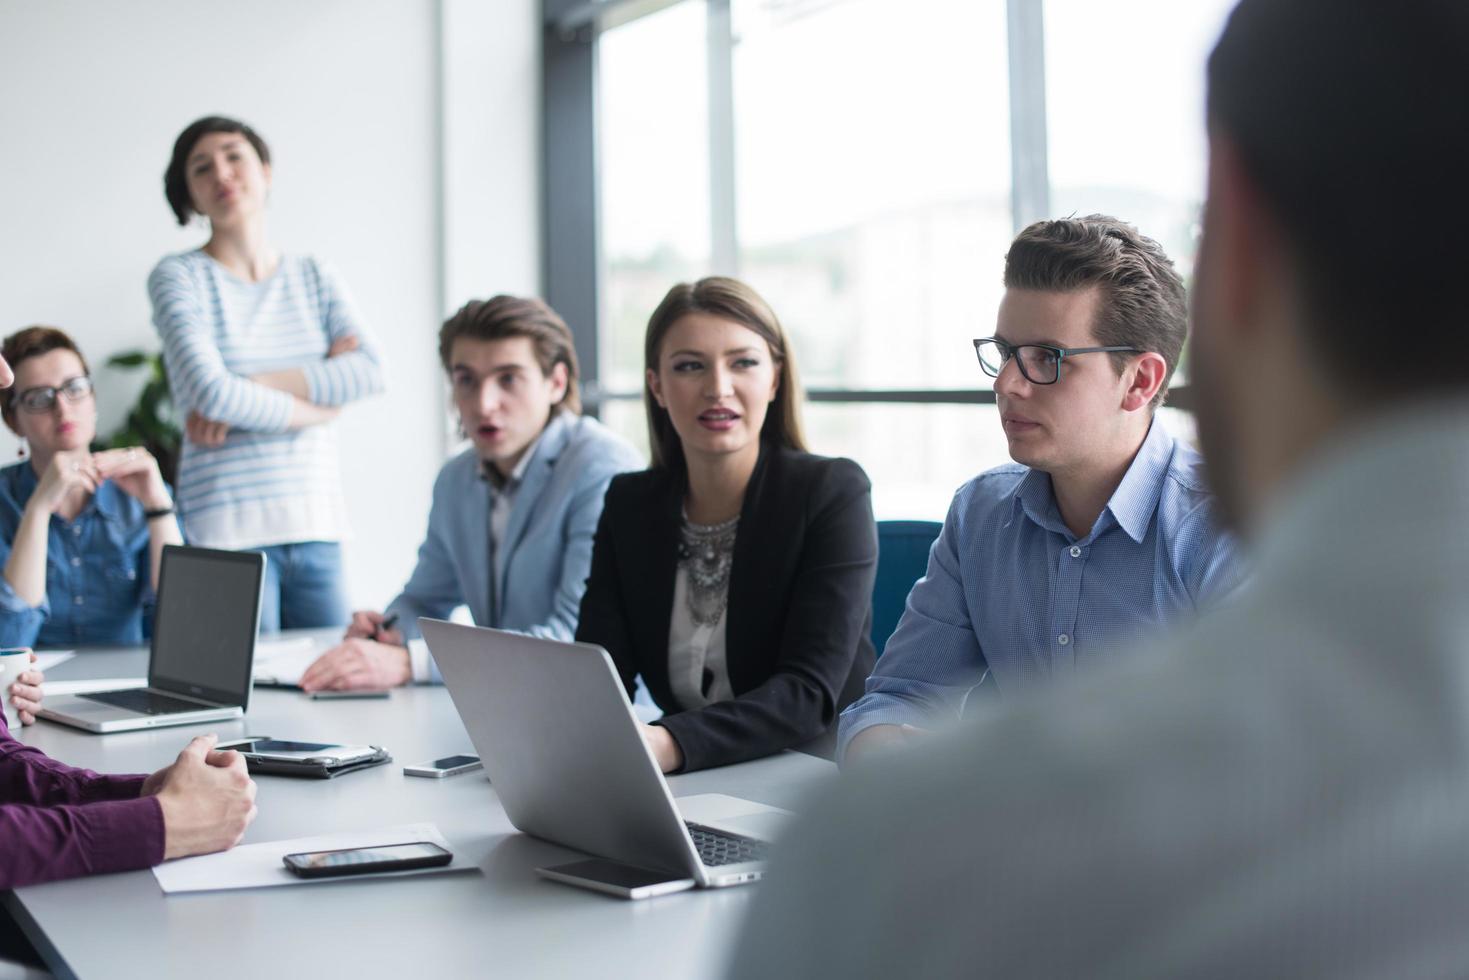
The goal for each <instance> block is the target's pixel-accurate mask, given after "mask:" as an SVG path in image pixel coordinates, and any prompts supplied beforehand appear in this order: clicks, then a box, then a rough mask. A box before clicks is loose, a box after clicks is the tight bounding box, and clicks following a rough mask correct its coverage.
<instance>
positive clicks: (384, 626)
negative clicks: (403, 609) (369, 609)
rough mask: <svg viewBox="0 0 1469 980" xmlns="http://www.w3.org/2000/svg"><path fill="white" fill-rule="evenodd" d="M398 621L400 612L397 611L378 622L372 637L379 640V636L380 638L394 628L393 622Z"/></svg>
mask: <svg viewBox="0 0 1469 980" xmlns="http://www.w3.org/2000/svg"><path fill="white" fill-rule="evenodd" d="M397 621H398V614H397V613H393V615H391V616H389V617H388V618H387V619H384V620H383V621H382V622H381V623H378V624H377V626H375V627H374V628H373V631H372V638H373V639H374V640H377V639H378V638H380V637H381V636H382V635H383V634H384V633H386V632H387V631H388V630H390V629H392V628H393V624H394V623H396V622H397Z"/></svg>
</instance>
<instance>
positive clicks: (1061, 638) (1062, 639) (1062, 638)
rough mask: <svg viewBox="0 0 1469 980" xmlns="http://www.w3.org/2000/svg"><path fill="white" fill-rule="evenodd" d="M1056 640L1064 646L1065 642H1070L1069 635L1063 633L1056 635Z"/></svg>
mask: <svg viewBox="0 0 1469 980" xmlns="http://www.w3.org/2000/svg"><path fill="white" fill-rule="evenodd" d="M1056 642H1057V643H1059V644H1061V645H1062V646H1063V647H1064V646H1065V645H1066V644H1068V643H1070V642H1071V637H1070V636H1067V635H1066V634H1065V633H1062V634H1061V635H1060V636H1058V637H1056Z"/></svg>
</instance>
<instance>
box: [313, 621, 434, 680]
mask: <svg viewBox="0 0 1469 980" xmlns="http://www.w3.org/2000/svg"><path fill="white" fill-rule="evenodd" d="M394 632H395V631H394ZM412 679H413V667H412V664H411V662H410V661H409V659H408V648H407V647H403V646H395V645H392V644H388V643H379V642H378V641H376V640H368V639H363V638H361V637H351V638H349V639H346V640H343V641H342V642H341V643H338V644H337V645H336V646H334V647H332V648H331V649H330V650H328V651H327V652H326V653H323V654H322V655H321V656H320V657H317V658H316V662H315V663H313V664H312V665H311V666H310V667H307V668H306V673H304V674H302V675H301V690H303V691H352V690H374V691H380V690H386V689H387V688H390V687H398V686H399V685H402V684H407V683H408V682H409V681H411V680H412Z"/></svg>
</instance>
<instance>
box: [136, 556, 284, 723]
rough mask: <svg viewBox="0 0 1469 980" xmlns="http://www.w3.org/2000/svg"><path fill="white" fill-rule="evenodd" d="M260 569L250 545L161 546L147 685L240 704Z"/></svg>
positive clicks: (246, 683)
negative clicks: (219, 547) (244, 547)
mask: <svg viewBox="0 0 1469 980" xmlns="http://www.w3.org/2000/svg"><path fill="white" fill-rule="evenodd" d="M264 569H265V556H263V555H262V554H260V552H258V551H211V550H207V549H204V548H185V547H178V546H170V547H167V548H164V549H163V574H162V575H161V576H160V578H159V582H158V609H157V612H156V613H155V614H154V617H153V655H152V657H151V658H150V659H149V661H148V683H149V685H150V686H152V687H156V688H161V689H163V690H167V691H177V692H180V693H184V694H191V695H193V696H195V697H201V698H205V699H207V700H210V701H217V702H220V703H222V704H238V705H245V704H247V703H248V695H249V692H250V668H251V665H252V661H253V659H254V653H255V633H256V630H257V628H258V627H259V623H260V618H259V617H260V579H261V576H262V574H263V573H264Z"/></svg>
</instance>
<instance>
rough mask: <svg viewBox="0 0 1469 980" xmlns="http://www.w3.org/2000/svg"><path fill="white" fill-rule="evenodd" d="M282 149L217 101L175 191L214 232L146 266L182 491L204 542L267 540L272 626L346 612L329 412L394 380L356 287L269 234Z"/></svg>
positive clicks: (183, 217)
mask: <svg viewBox="0 0 1469 980" xmlns="http://www.w3.org/2000/svg"><path fill="white" fill-rule="evenodd" d="M270 181H271V163H270V149H269V147H267V146H266V144H265V141H264V140H263V139H261V138H260V136H259V135H258V134H257V133H256V132H255V131H254V130H253V129H251V128H250V127H249V126H247V125H245V124H244V123H242V122H238V121H237V120H233V119H227V118H224V117H221V116H210V117H207V118H204V119H200V120H198V121H197V122H195V123H193V124H192V125H190V126H189V127H188V128H187V129H185V130H184V131H183V133H181V134H180V135H179V138H178V140H177V141H176V142H175V143H174V147H173V156H172V158H171V159H170V160H169V163H168V169H167V171H166V172H165V174H164V193H165V196H166V197H167V198H168V204H169V207H171V208H172V209H173V213H174V216H175V217H176V218H178V222H179V224H181V225H185V224H188V222H189V220H190V218H191V217H192V216H194V215H196V214H197V215H200V216H202V217H203V219H204V220H205V221H207V223H208V225H209V240H208V241H207V242H205V243H204V245H203V246H202V247H200V248H197V249H194V250H192V251H188V252H180V253H178V254H176V255H169V256H166V257H165V258H164V259H163V260H162V261H161V262H159V263H158V265H157V266H156V267H155V268H154V270H153V273H152V275H150V276H149V278H148V295H149V297H150V298H151V300H152V302H153V324H154V326H155V327H157V328H158V333H159V336H160V337H161V338H162V340H163V354H164V360H165V363H166V366H167V368H168V376H169V384H170V385H171V386H172V389H173V396H174V401H175V403H176V404H177V406H178V408H179V410H180V411H181V412H186V413H187V424H186V430H187V431H186V438H185V440H184V443H183V447H182V451H181V453H180V458H179V472H178V498H179V510H180V513H181V514H182V517H183V525H184V531H185V533H186V534H187V535H188V537H189V540H190V541H191V542H192V543H194V544H200V545H205V546H208V547H215V548H230V549H240V548H258V549H260V550H262V551H264V552H265V553H266V554H267V556H269V559H270V561H269V563H268V564H267V566H266V586H265V592H266V594H265V600H264V603H263V605H262V607H261V628H262V629H265V630H275V629H287V628H293V627H312V626H335V625H339V624H341V623H344V622H346V619H347V601H346V596H345V594H344V591H343V588H342V567H341V550H340V541H341V540H342V539H343V538H344V537H345V536H346V534H347V522H346V506H345V503H344V500H343V497H342V489H341V478H340V474H339V473H338V469H337V454H338V451H337V440H336V432H335V427H334V426H333V425H332V424H331V423H332V422H333V421H334V420H335V419H336V417H337V414H338V412H339V411H340V410H341V407H342V406H343V405H345V404H347V403H348V402H351V401H355V400H356V399H358V398H362V397H365V396H367V395H372V394H376V393H377V392H380V391H382V389H383V374H382V369H381V366H380V363H379V359H378V354H377V351H376V348H375V347H374V345H373V342H372V339H371V337H370V336H369V335H368V333H367V331H366V328H365V327H364V326H363V324H362V322H361V320H360V319H359V318H358V316H357V312H356V310H355V309H354V308H353V306H352V302H351V300H350V298H349V297H348V295H347V292H346V290H345V288H344V287H343V286H342V284H341V282H340V281H339V280H338V279H337V278H336V276H335V275H334V274H333V273H332V271H331V270H330V269H329V268H328V267H327V266H325V265H324V264H322V263H321V262H319V261H317V260H316V259H314V258H312V257H310V256H306V255H291V254H281V253H280V252H278V251H277V250H276V249H275V248H273V247H272V246H271V245H270V244H269V242H268V241H267V240H266V233H265V207H266V200H267V197H268V192H269V190H270Z"/></svg>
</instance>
